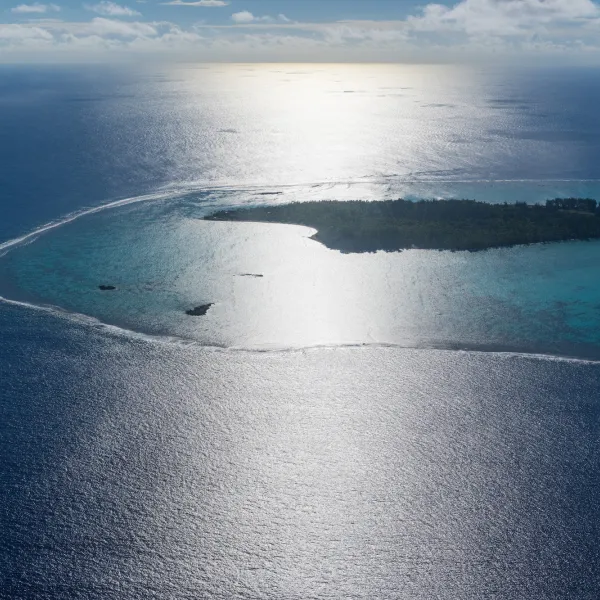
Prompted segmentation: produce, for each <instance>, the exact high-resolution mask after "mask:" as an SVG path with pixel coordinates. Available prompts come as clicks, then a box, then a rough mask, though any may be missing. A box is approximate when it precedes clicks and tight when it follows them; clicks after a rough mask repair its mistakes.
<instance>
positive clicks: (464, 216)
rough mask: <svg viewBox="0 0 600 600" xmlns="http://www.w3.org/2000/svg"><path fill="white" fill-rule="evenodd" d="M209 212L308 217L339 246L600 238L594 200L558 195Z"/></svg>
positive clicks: (361, 248) (447, 246) (290, 219)
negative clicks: (534, 201) (535, 201)
mask: <svg viewBox="0 0 600 600" xmlns="http://www.w3.org/2000/svg"><path fill="white" fill-rule="evenodd" d="M206 218H207V219H210V220H216V221H254V222H262V223H288V224H292V225H305V226H307V227H312V228H314V229H317V230H318V232H317V233H316V234H315V235H314V236H313V239H315V240H317V241H319V242H321V243H323V244H324V245H326V246H327V247H329V248H333V249H335V250H341V251H342V252H375V251H377V250H386V251H396V250H402V249H405V248H423V249H437V250H485V249H486V248H496V247H501V246H515V245H518V244H535V243H539V242H557V241H562V240H587V239H592V238H600V210H599V208H598V206H597V203H596V201H595V200H590V199H583V198H557V199H555V200H548V201H547V202H546V204H545V205H528V204H524V203H523V204H521V203H517V204H487V203H485V202H477V201H475V200H423V201H419V202H411V201H408V200H388V201H384V202H363V201H351V202H330V201H327V202H297V203H293V204H284V205H279V206H260V207H254V208H244V209H237V210H227V211H220V212H217V213H214V214H213V215H210V216H208V217H206Z"/></svg>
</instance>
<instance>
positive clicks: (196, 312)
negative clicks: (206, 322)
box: [185, 302, 212, 317]
mask: <svg viewBox="0 0 600 600" xmlns="http://www.w3.org/2000/svg"><path fill="white" fill-rule="evenodd" d="M211 306H212V302H210V303H209V304H200V305H199V306H196V307H194V308H190V309H189V310H186V311H185V314H186V315H190V316H192V317H203V316H204V315H205V314H206V313H207V312H208V309H209V308H210V307H211Z"/></svg>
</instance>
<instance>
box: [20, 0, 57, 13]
mask: <svg viewBox="0 0 600 600" xmlns="http://www.w3.org/2000/svg"><path fill="white" fill-rule="evenodd" d="M59 10H60V6H57V5H56V4H40V3H39V2H35V3H34V4H19V6H15V7H14V8H11V10H10V12H12V13H15V14H31V13H47V12H58V11H59Z"/></svg>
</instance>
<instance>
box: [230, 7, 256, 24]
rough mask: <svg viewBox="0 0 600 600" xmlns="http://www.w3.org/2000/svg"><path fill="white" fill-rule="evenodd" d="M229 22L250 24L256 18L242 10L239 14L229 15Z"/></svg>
mask: <svg viewBox="0 0 600 600" xmlns="http://www.w3.org/2000/svg"><path fill="white" fill-rule="evenodd" d="M231 20H232V21H234V22H235V23H252V22H254V21H256V17H255V16H254V15H253V14H252V13H251V12H250V11H248V10H243V11H241V12H237V13H233V14H232V15H231Z"/></svg>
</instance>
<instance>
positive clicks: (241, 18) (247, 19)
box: [231, 10, 292, 25]
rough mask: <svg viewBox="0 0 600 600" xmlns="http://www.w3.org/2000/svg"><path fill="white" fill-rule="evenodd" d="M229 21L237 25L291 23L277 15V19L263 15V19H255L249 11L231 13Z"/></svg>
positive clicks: (283, 16)
mask: <svg viewBox="0 0 600 600" xmlns="http://www.w3.org/2000/svg"><path fill="white" fill-rule="evenodd" d="M231 20H232V21H233V22H234V23H237V24H238V25H244V24H248V23H275V22H276V21H277V20H279V21H280V22H282V23H291V22H292V21H291V20H290V19H288V18H287V17H286V16H285V15H284V14H279V15H277V19H275V18H273V17H270V16H268V15H265V16H263V17H255V16H254V15H253V14H252V13H251V12H250V11H248V10H242V11H241V12H237V13H233V14H232V15H231Z"/></svg>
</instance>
